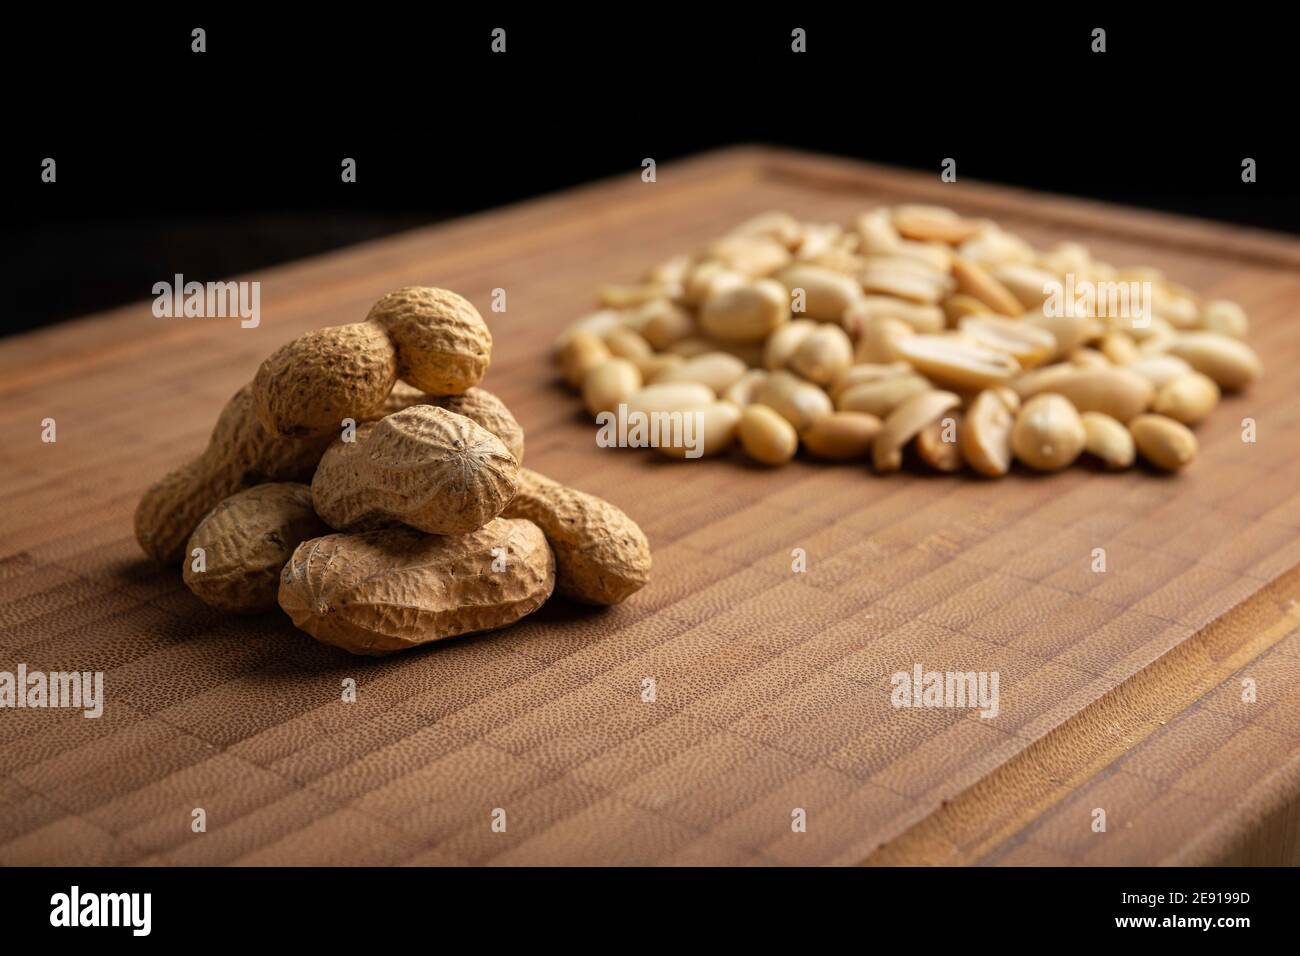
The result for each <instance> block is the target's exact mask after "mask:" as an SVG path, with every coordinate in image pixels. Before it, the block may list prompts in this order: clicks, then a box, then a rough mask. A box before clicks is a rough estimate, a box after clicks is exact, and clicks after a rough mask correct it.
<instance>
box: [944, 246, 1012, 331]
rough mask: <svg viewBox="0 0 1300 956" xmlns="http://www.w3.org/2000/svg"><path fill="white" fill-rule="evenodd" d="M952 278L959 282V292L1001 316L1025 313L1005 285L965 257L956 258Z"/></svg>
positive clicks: (954, 258)
mask: <svg viewBox="0 0 1300 956" xmlns="http://www.w3.org/2000/svg"><path fill="white" fill-rule="evenodd" d="M952 276H953V278H954V279H956V280H957V291H958V292H962V293H965V294H966V295H969V296H971V297H972V298H975V299H978V300H979V301H981V302H983V303H984V304H985V305H987V306H988V307H989V308H990V309H992V310H993V311H994V312H996V313H998V314H999V315H1009V316H1013V317H1014V316H1017V315H1020V314H1022V313H1023V312H1024V311H1025V307H1024V306H1023V305H1022V304H1021V303H1020V300H1019V299H1017V298H1016V297H1015V296H1014V295H1013V294H1012V293H1011V290H1009V289H1008V288H1007V287H1006V286H1005V285H1003V284H1002V283H1001V282H999V281H998V280H997V279H995V278H993V276H991V275H990V274H989V273H988V272H987V271H986V270H985V269H984V267H983V266H981V265H979V264H978V263H976V262H973V261H971V260H970V259H967V258H964V257H963V256H960V255H958V256H954V257H953V260H952Z"/></svg>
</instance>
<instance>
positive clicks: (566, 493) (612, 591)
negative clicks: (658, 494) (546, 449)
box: [502, 468, 650, 604]
mask: <svg viewBox="0 0 1300 956" xmlns="http://www.w3.org/2000/svg"><path fill="white" fill-rule="evenodd" d="M519 477H520V481H519V491H518V493H517V494H516V495H515V498H514V500H513V501H512V502H511V503H510V504H509V505H508V506H507V507H506V510H505V511H504V512H502V514H503V515H504V516H505V517H507V518H527V519H528V520H529V521H532V522H533V523H535V524H536V525H537V526H538V527H540V528H541V529H542V531H543V532H545V533H546V540H547V541H549V542H550V544H551V550H552V551H554V552H555V590H556V592H557V593H558V594H561V595H563V596H565V597H568V598H572V599H573V600H575V601H582V602H584V603H586V604H618V603H619V602H621V601H623V600H625V599H627V597H629V596H630V595H631V594H633V593H635V592H636V591H639V590H640V589H641V588H642V587H643V586H644V585H645V583H646V581H648V580H649V579H650V542H649V541H647V540H646V536H645V534H644V532H642V531H641V529H640V528H639V527H638V526H637V524H636V522H635V521H633V520H632V519H631V518H629V517H628V516H627V515H625V514H624V513H623V512H622V511H620V510H619V509H618V508H615V507H614V506H613V505H611V504H610V503H609V502H608V501H605V500H604V499H602V498H597V497H596V496H595V495H589V494H586V493H584V492H581V491H577V490H575V489H573V488H567V487H565V486H564V485H562V484H560V483H559V482H557V481H552V480H551V479H550V478H547V477H545V476H544V475H539V474H538V473H537V472H535V471H531V470H529V469H527V468H521V469H520V470H519Z"/></svg>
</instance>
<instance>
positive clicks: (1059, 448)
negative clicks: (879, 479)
mask: <svg viewBox="0 0 1300 956" xmlns="http://www.w3.org/2000/svg"><path fill="white" fill-rule="evenodd" d="M1119 284H1123V285H1122V287H1121V286H1120V285H1119ZM1085 286H1086V287H1088V288H1090V289H1092V290H1095V294H1094V295H1092V296H1091V297H1083V298H1079V299H1076V300H1074V301H1069V302H1066V301H1065V300H1064V294H1065V293H1064V290H1065V289H1075V288H1083V287H1085ZM1118 288H1122V289H1123V290H1128V289H1132V290H1133V295H1134V296H1140V297H1139V298H1136V299H1135V298H1131V297H1127V296H1124V295H1121V296H1120V297H1119V298H1117V297H1116V295H1115V294H1114V290H1115V289H1118ZM611 290H612V291H611ZM615 292H617V294H614V293H615ZM598 301H599V302H600V304H601V306H602V307H601V309H600V311H597V312H594V313H592V314H591V315H588V316H586V317H584V318H582V319H579V320H578V321H577V322H575V323H573V324H572V325H571V326H570V327H569V328H567V329H566V330H565V331H564V332H563V333H562V334H561V336H560V339H559V341H558V342H557V356H558V358H559V361H560V364H561V367H562V369H563V372H564V377H565V379H566V380H567V381H568V383H569V385H570V386H571V387H573V388H575V389H577V390H579V391H580V392H582V394H583V395H584V397H585V400H586V403H587V405H588V407H589V409H590V410H591V411H592V412H593V413H595V412H597V411H607V410H609V409H610V407H611V405H612V404H613V403H614V402H615V400H620V401H623V402H624V403H625V404H626V407H627V408H628V409H631V410H640V411H646V412H655V411H659V412H669V413H671V412H682V413H691V412H699V413H700V415H701V422H702V425H701V427H702V428H703V429H704V432H705V434H704V443H705V444H706V445H707V451H706V454H708V455H716V454H719V453H722V452H725V451H727V449H728V448H729V447H731V446H738V447H739V448H740V449H741V451H742V452H743V453H744V454H746V455H747V456H748V457H750V458H751V459H753V460H755V461H757V462H761V463H763V464H768V465H779V464H783V463H785V462H786V461H789V460H791V459H792V458H793V457H795V454H796V453H797V451H798V449H799V448H803V449H804V450H805V451H806V452H807V453H808V455H809V456H810V457H812V458H820V459H827V460H837V461H842V460H866V459H868V458H871V459H872V460H873V462H874V465H875V467H876V468H877V470H881V471H890V470H894V469H896V468H898V467H899V466H900V465H901V463H902V461H903V460H904V452H905V451H908V450H912V449H914V450H915V454H913V455H910V456H909V457H911V458H915V459H916V460H917V461H918V462H919V463H920V465H921V467H924V468H928V469H931V470H937V471H942V472H956V471H961V470H963V469H964V468H966V467H970V468H971V469H972V470H974V471H975V472H977V473H979V474H981V475H985V476H988V477H998V476H1001V475H1005V474H1007V473H1008V472H1009V471H1010V469H1011V468H1012V466H1013V462H1015V461H1020V462H1022V463H1023V464H1024V465H1025V466H1027V467H1029V468H1031V469H1035V470H1047V471H1054V470H1058V469H1060V468H1065V467H1068V466H1069V465H1070V464H1071V463H1073V462H1074V461H1075V460H1076V459H1079V458H1081V457H1082V458H1091V459H1094V460H1096V459H1100V461H1101V462H1102V463H1103V464H1104V465H1105V466H1106V467H1107V468H1108V469H1111V470H1116V469H1123V468H1128V467H1131V466H1132V465H1133V463H1134V462H1135V461H1136V460H1137V459H1138V458H1141V459H1142V460H1144V461H1146V462H1148V463H1149V464H1151V465H1154V466H1155V467H1157V468H1161V469H1165V470H1175V469H1179V468H1182V467H1184V466H1185V465H1187V464H1188V463H1189V462H1190V461H1191V460H1192V459H1193V458H1194V457H1195V454H1196V438H1195V435H1194V434H1193V433H1192V432H1191V430H1190V427H1189V426H1194V425H1196V424H1199V423H1200V422H1202V421H1204V420H1205V419H1206V418H1207V417H1209V416H1210V415H1211V414H1212V413H1213V411H1214V409H1215V407H1216V406H1217V405H1218V403H1219V401H1220V397H1221V395H1222V394H1223V393H1231V392H1235V391H1239V390H1241V389H1244V388H1246V387H1247V386H1248V385H1250V383H1251V382H1253V381H1255V380H1256V379H1257V378H1259V377H1260V375H1261V374H1262V373H1263V368H1262V364H1261V363H1260V360H1259V357H1258V355H1256V353H1255V352H1254V350H1252V349H1251V347H1250V346H1249V345H1248V344H1246V342H1245V341H1244V338H1245V336H1246V333H1247V330H1248V329H1249V321H1248V319H1247V317H1246V314H1245V312H1244V310H1243V309H1242V308H1241V307H1240V306H1239V305H1237V304H1236V303H1233V302H1228V301H1224V300H1206V301H1202V300H1201V298H1200V296H1199V295H1198V294H1197V293H1196V292H1195V291H1193V290H1191V289H1188V288H1186V287H1184V286H1181V285H1178V284H1176V283H1175V282H1173V281H1171V280H1170V279H1168V278H1167V277H1165V276H1164V274H1163V273H1161V272H1160V271H1159V270H1157V269H1153V268H1150V267H1145V266H1131V267H1125V268H1118V267H1116V266H1114V265H1111V264H1110V263H1107V262H1104V261H1102V260H1099V259H1096V258H1094V257H1093V255H1092V254H1091V252H1090V251H1089V250H1088V249H1087V248H1086V247H1084V246H1083V245H1081V244H1079V243H1075V242H1065V243H1059V244H1057V245H1056V246H1054V247H1053V248H1051V249H1036V248H1035V247H1034V246H1032V245H1031V244H1030V243H1029V242H1027V241H1025V240H1024V239H1022V238H1020V237H1019V236H1016V235H1014V234H1012V233H1010V232H1007V231H1006V230H1004V229H1002V228H1001V227H1000V226H998V225H997V224H996V223H994V222H993V221H991V220H988V219H983V218H971V217H966V216H963V215H961V214H959V213H957V212H955V211H953V210H950V209H945V208H943V207H938V206H925V205H916V204H912V205H904V206H897V207H894V208H888V207H880V208H877V209H873V210H870V211H868V212H865V213H863V214H861V215H859V216H857V217H856V218H855V219H854V220H853V224H852V225H850V226H847V227H845V226H841V225H838V224H834V223H830V224H828V223H812V222H800V221H799V220H798V219H796V218H795V217H794V216H791V215H789V214H788V213H784V212H776V211H773V212H767V213H763V214H761V215H758V216H755V217H753V218H751V219H749V220H747V221H746V222H743V223H741V224H739V225H738V226H736V227H735V228H734V229H733V230H732V231H731V232H729V233H727V234H726V235H724V236H721V237H719V238H718V239H716V240H715V241H713V242H711V243H708V244H707V245H706V246H705V247H704V248H703V249H702V250H700V251H699V252H697V253H695V254H689V255H677V256H674V257H673V258H671V259H669V260H667V261H665V262H662V263H660V264H658V265H656V266H654V267H652V268H651V269H650V270H648V272H647V274H646V276H645V277H644V279H643V282H642V284H640V285H635V286H618V287H607V288H606V289H605V290H604V291H603V292H602V294H601V296H599V297H598ZM1117 303H1118V304H1119V306H1120V307H1118V308H1116V307H1115V305H1116V304H1117ZM611 363H614V364H611ZM617 363H631V365H632V366H633V368H634V370H637V371H640V372H641V373H642V383H641V385H640V387H639V388H637V389H636V390H634V391H631V392H630V393H629V392H628V389H629V388H630V387H631V383H632V382H634V381H635V376H634V375H633V374H632V372H631V371H630V370H629V369H628V368H626V367H624V365H623V364H617ZM611 380H615V381H613V382H611ZM697 392H698V394H697ZM959 422H960V426H959V427H958V423H959ZM710 423H711V424H710ZM778 423H779V424H778ZM668 451H669V453H670V454H672V455H673V457H678V458H682V459H683V460H690V459H692V458H694V457H700V456H699V455H692V454H683V453H681V450H680V449H669V450H668Z"/></svg>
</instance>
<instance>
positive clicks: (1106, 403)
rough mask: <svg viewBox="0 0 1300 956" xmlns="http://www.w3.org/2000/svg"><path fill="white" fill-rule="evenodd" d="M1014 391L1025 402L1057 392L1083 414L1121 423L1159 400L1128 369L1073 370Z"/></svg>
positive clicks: (1018, 385) (1146, 383) (1016, 385)
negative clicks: (1154, 399)
mask: <svg viewBox="0 0 1300 956" xmlns="http://www.w3.org/2000/svg"><path fill="white" fill-rule="evenodd" d="M1049 367H1051V368H1054V366H1049ZM1012 387H1013V388H1015V390H1016V391H1017V392H1018V393H1019V394H1020V396H1021V398H1031V397H1032V396H1034V395H1037V394H1040V393H1042V392H1054V393H1056V394H1058V395H1062V396H1064V397H1065V398H1066V399H1068V400H1069V402H1070V403H1071V404H1072V405H1074V407H1075V408H1076V409H1078V410H1079V411H1081V412H1101V413H1103V414H1105V415H1109V416H1110V417H1111V418H1116V419H1118V420H1119V421H1121V422H1127V421H1128V420H1129V419H1130V418H1132V417H1133V416H1135V415H1138V414H1141V413H1142V412H1145V411H1146V410H1147V409H1148V408H1150V407H1151V400H1152V399H1153V398H1154V397H1155V388H1154V387H1153V386H1152V384H1151V383H1150V382H1149V381H1147V379H1145V378H1143V377H1142V376H1141V375H1139V374H1137V373H1136V372H1133V371H1131V370H1130V369H1128V368H1127V367H1126V368H1115V367H1109V368H1079V367H1071V368H1070V369H1069V371H1066V372H1061V373H1059V374H1053V375H1051V376H1049V377H1047V378H1045V379H1044V380H1042V381H1041V382H1040V383H1038V384H1033V383H1031V384H1029V385H1026V384H1024V382H1023V381H1022V382H1017V383H1014V384H1013V385H1012Z"/></svg>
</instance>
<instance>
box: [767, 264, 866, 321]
mask: <svg viewBox="0 0 1300 956" xmlns="http://www.w3.org/2000/svg"><path fill="white" fill-rule="evenodd" d="M777 278H778V279H780V280H781V283H782V284H783V285H784V286H785V288H786V290H787V291H788V292H789V294H790V301H791V303H792V311H793V312H794V314H795V315H796V316H801V317H804V318H808V319H813V320H815V321H818V322H839V321H840V320H841V319H842V318H843V316H844V313H845V311H846V310H847V309H848V308H849V307H850V306H851V305H853V303H854V302H856V301H857V300H858V299H860V298H862V287H861V286H859V285H858V283H856V282H855V281H853V280H852V279H851V278H849V277H848V276H846V275H841V274H840V273H838V272H832V271H831V270H830V269H823V268H821V267H819V266H813V265H794V266H790V267H789V268H788V269H784V270H782V271H781V273H780V274H779V275H778V276H777Z"/></svg>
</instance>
